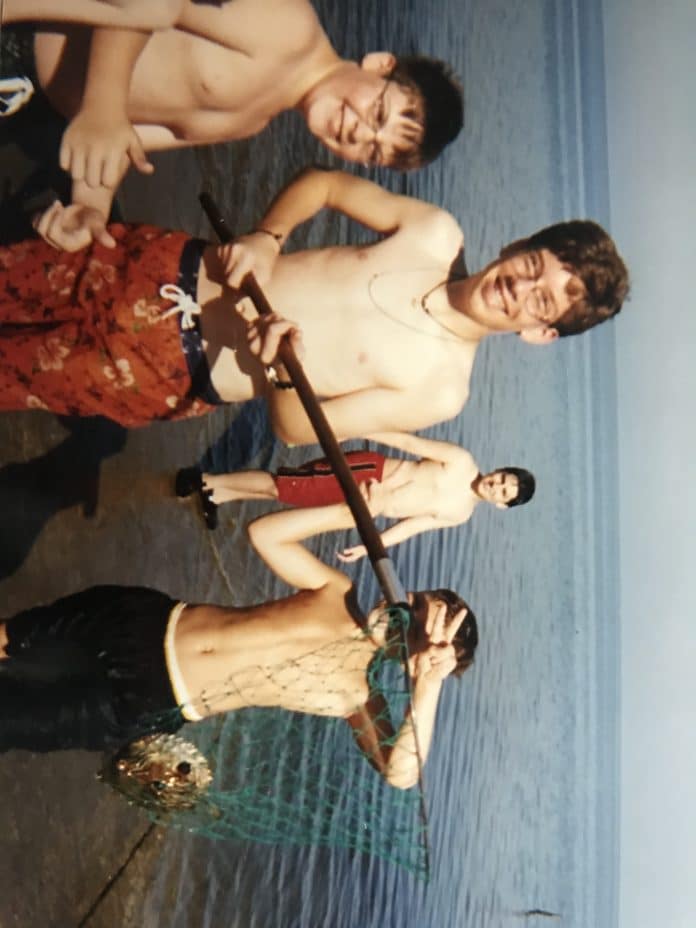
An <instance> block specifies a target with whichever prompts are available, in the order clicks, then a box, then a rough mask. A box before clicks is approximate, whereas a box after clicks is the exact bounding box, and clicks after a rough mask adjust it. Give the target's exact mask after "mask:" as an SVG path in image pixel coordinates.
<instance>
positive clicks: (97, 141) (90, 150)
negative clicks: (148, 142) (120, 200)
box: [60, 109, 155, 190]
mask: <svg viewBox="0 0 696 928" xmlns="http://www.w3.org/2000/svg"><path fill="white" fill-rule="evenodd" d="M129 161H130V162H131V164H132V165H133V166H134V167H135V168H136V169H137V170H138V171H140V172H141V173H142V174H152V173H153V171H154V170H155V168H154V166H153V165H152V164H151V162H150V161H148V159H147V155H146V154H145V150H144V148H143V146H142V142H141V141H140V138H139V136H138V133H137V132H136V131H135V129H134V128H133V126H132V125H131V124H130V122H129V121H128V119H127V117H126V116H125V114H123V115H119V114H113V113H111V112H108V111H106V112H103V113H99V114H97V113H95V112H94V110H93V109H90V110H81V111H80V112H79V113H78V114H77V116H75V118H74V119H73V120H72V122H71V123H70V125H69V126H68V128H67V129H66V130H65V132H64V133H63V140H62V142H61V145H60V166H61V167H62V168H63V170H64V171H68V172H69V173H70V174H71V175H72V178H73V180H76V181H80V180H82V181H84V182H85V183H86V184H87V185H88V186H89V187H99V186H100V185H103V186H104V187H108V188H109V189H110V190H113V189H115V188H116V187H117V186H118V183H119V181H120V180H121V177H122V176H123V174H124V173H125V170H126V168H127V166H128V162H129Z"/></svg>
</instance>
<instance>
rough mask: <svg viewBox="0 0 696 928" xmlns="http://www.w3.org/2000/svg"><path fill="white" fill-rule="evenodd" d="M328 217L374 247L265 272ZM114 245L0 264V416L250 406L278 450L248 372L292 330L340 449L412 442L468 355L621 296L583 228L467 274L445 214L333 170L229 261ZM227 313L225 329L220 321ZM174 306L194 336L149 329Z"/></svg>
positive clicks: (540, 239)
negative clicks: (260, 303) (372, 442)
mask: <svg viewBox="0 0 696 928" xmlns="http://www.w3.org/2000/svg"><path fill="white" fill-rule="evenodd" d="M325 206H326V207H329V208H332V209H337V210H339V211H341V212H343V213H345V214H346V215H348V216H350V217H352V218H354V219H356V220H357V221H359V222H362V223H363V224H364V225H367V226H369V227H370V228H372V229H374V230H375V231H376V232H378V233H380V234H381V238H380V239H379V240H378V241H377V242H376V243H374V244H372V245H367V246H333V247H328V248H321V249H313V250H309V251H300V252H295V253H294V254H287V255H282V256H279V251H280V249H281V248H282V246H283V243H284V242H285V240H286V238H287V237H288V235H289V234H290V232H291V231H292V230H293V229H294V228H295V227H296V226H297V225H299V224H300V223H302V222H304V221H305V220H307V219H309V218H311V217H312V216H313V215H314V214H315V213H317V212H319V210H321V209H322V208H323V207H325ZM80 209H81V208H80V207H75V206H72V207H68V208H67V209H65V208H63V207H61V206H60V204H56V205H54V207H52V211H51V213H50V214H49V213H47V214H45V215H44V217H43V219H42V225H41V232H42V234H43V235H44V236H45V237H47V238H51V237H52V223H53V222H54V221H55V222H56V223H57V224H59V225H60V226H61V227H62V228H63V229H65V227H66V225H69V223H70V221H71V219H72V217H73V216H74V213H75V211H79V210H80ZM111 232H112V234H113V235H114V236H115V237H116V238H118V240H119V246H118V247H117V248H115V249H113V248H112V249H109V248H106V247H104V246H102V245H101V244H99V243H96V244H94V245H93V246H91V247H90V248H87V249H85V250H83V251H81V252H79V253H77V254H61V255H56V253H55V252H54V251H52V250H51V249H50V248H49V246H48V245H46V243H45V242H36V241H31V242H20V243H18V244H17V245H13V246H10V247H9V248H4V249H0V409H27V408H49V409H52V410H53V411H55V412H68V413H71V414H74V415H95V414H101V415H106V416H109V417H111V418H113V419H115V420H116V421H119V422H121V423H123V424H124V425H129V426H132V425H143V424H146V423H148V422H151V421H152V420H154V419H158V418H159V419H172V418H180V417H182V416H188V415H197V414H200V413H202V412H207V411H209V410H210V408H211V406H210V405H209V404H210V402H211V401H212V402H215V401H218V402H219V401H222V402H239V401H243V400H247V399H251V398H252V397H254V396H266V397H267V398H268V400H269V407H270V413H271V418H272V421H273V425H274V428H275V431H276V433H277V434H278V435H279V436H280V437H281V438H282V439H283V440H285V441H287V442H291V443H294V444H305V443H308V442H313V441H315V437H314V433H313V431H312V429H311V426H310V424H309V422H308V420H307V418H306V416H305V415H304V412H303V410H302V408H301V405H300V403H299V400H298V398H297V397H296V396H295V391H294V390H287V389H275V388H274V387H272V386H270V385H269V383H268V380H267V378H266V371H265V367H264V366H265V365H268V364H271V363H272V362H273V359H274V358H275V355H276V353H277V347H278V344H279V340H280V338H281V337H283V336H285V335H287V334H290V335H291V337H296V329H297V328H299V329H301V331H302V337H303V339H304V344H305V349H306V350H305V356H304V365H305V370H306V372H307V376H308V377H309V380H310V382H311V383H312V384H313V386H314V388H315V390H316V391H317V393H318V395H319V396H320V397H323V398H324V401H323V409H324V412H325V413H326V415H327V417H328V419H329V422H330V424H331V425H332V427H333V430H334V432H335V434H336V435H337V436H338V437H339V438H341V439H348V438H355V437H361V436H364V435H369V434H372V433H375V432H384V431H402V432H411V431H416V430H418V429H421V428H425V427H427V426H429V425H434V424H435V423H437V422H441V421H443V420H446V419H450V418H451V417H453V416H455V415H457V413H458V412H459V411H460V410H461V408H462V406H463V405H464V403H465V402H466V400H467V398H468V395H469V379H470V376H471V370H472V366H473V362H474V357H475V354H476V348H477V347H478V344H479V342H480V341H481V339H483V338H484V337H486V336H488V335H494V334H497V333H505V332H517V333H519V334H520V336H521V337H522V338H523V339H524V340H525V341H527V342H530V343H534V344H548V343H550V342H552V341H554V340H555V339H556V338H557V337H558V336H559V335H568V334H572V333H574V332H579V331H584V330H585V329H586V328H589V327H590V326H592V325H596V324H597V323H600V322H603V321H604V320H605V319H608V318H610V317H611V316H612V315H614V314H615V313H617V312H618V311H619V309H620V308H621V303H622V301H623V299H624V297H625V295H626V293H627V289H628V278H627V271H626V268H625V266H624V264H623V262H622V260H621V258H620V257H619V256H618V254H617V252H616V248H615V246H614V243H613V242H612V240H611V239H610V238H609V236H608V235H607V234H606V233H605V232H604V231H603V230H602V229H601V228H600V227H599V226H597V225H595V224H594V223H589V222H572V223H562V224H560V225H558V226H552V227H550V228H549V229H547V230H543V231H542V232H541V233H538V234H537V236H536V237H532V238H530V239H527V240H525V241H523V242H519V243H515V244H514V245H513V246H509V247H508V249H507V250H506V251H505V252H503V255H502V257H501V258H499V259H497V260H496V261H493V262H492V263H491V264H490V265H488V267H486V268H484V269H483V270H482V271H479V272H478V273H476V274H472V275H470V276H466V275H465V273H464V272H463V271H462V270H461V268H460V266H459V265H458V264H457V259H461V250H462V242H463V236H462V231H461V229H460V228H459V225H458V224H457V222H456V221H455V219H454V218H453V217H452V216H451V215H450V214H449V213H447V212H445V211H444V210H442V209H439V208H438V207H435V206H432V205H430V204H428V203H424V202H423V201H421V200H416V199H413V198H410V197H405V196H399V195H396V194H392V193H389V192H387V191H385V190H383V189H382V188H381V187H378V186H377V185H376V184H373V183H371V182H369V181H366V180H363V179H361V178H358V177H355V176H353V175H349V174H344V173H342V172H340V171H320V170H309V171H306V172H305V173H303V174H302V175H300V176H299V177H298V178H297V179H296V180H295V181H293V182H292V183H291V184H290V185H289V186H288V187H287V188H286V189H285V190H284V191H283V192H282V193H281V195H280V196H279V197H278V198H277V199H276V201H275V202H274V203H273V204H272V206H271V208H270V209H269V210H268V212H267V213H266V215H265V216H264V217H263V219H262V220H261V222H260V223H259V226H258V227H257V230H256V231H255V232H253V233H251V234H250V235H246V236H242V237H241V238H239V239H237V241H236V243H233V244H231V245H226V246H222V247H214V246H209V247H204V243H203V244H201V243H200V242H197V241H192V240H191V239H189V238H188V237H187V236H185V235H183V234H180V233H170V232H164V231H163V230H160V229H156V228H153V227H135V228H131V229H129V228H127V227H123V226H112V227H111ZM453 265H454V267H453ZM47 267H48V268H49V269H50V270H49V271H48V273H46V272H45V268H47ZM249 270H253V271H254V272H255V274H256V276H257V278H258V280H259V282H260V283H261V284H262V286H264V288H265V291H266V294H267V296H268V298H269V300H270V302H271V304H272V305H273V306H274V308H275V309H276V311H277V312H278V313H281V314H282V315H283V316H284V317H286V318H278V317H274V316H271V317H270V318H264V319H257V320H253V316H254V313H253V312H252V311H251V309H250V307H249V306H247V305H246V303H245V302H239V296H240V294H239V293H238V292H235V291H234V289H232V290H230V289H229V288H236V287H239V285H240V284H241V281H242V279H243V278H244V276H245V275H246V273H247V271H249ZM171 285H176V286H178V287H179V288H180V291H179V292H177V291H175V290H174V289H172V286H171ZM163 286H167V289H166V290H164V291H161V288H162V287H163ZM235 301H238V302H239V306H240V309H241V312H238V313H235V312H232V311H231V306H232V305H233V304H234V303H235ZM176 304H178V305H179V306H181V307H182V308H184V309H187V310H188V309H191V308H193V309H194V310H195V309H197V308H198V307H200V308H201V309H202V313H201V315H200V317H196V316H195V315H192V314H190V313H188V312H187V313H185V314H184V315H190V316H191V317H192V318H191V321H192V322H195V321H196V319H198V324H199V327H200V332H199V331H198V330H197V329H196V328H191V329H185V330H181V331H180V325H179V321H178V320H177V319H176V318H173V317H171V316H170V317H167V318H163V316H164V312H163V311H166V310H169V309H173V308H174V307H175V305H176ZM249 319H252V321H251V322H250V321H249ZM288 320H292V322H290V321H288ZM182 337H183V339H184V344H183V347H182ZM259 359H260V360H259ZM280 374H281V379H282V378H283V372H282V370H281V371H280Z"/></svg>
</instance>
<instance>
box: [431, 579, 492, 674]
mask: <svg viewBox="0 0 696 928" xmlns="http://www.w3.org/2000/svg"><path fill="white" fill-rule="evenodd" d="M427 592H428V595H429V596H432V597H433V599H439V600H440V601H441V602H443V603H445V605H446V606H447V618H448V619H452V618H454V616H455V615H456V614H457V613H458V612H460V611H461V610H462V609H466V610H467V613H466V616H465V617H464V620H463V622H462V624H461V625H460V626H459V628H458V629H457V631H456V634H455V636H454V640H453V641H452V644H453V645H454V653H455V655H456V658H457V666H456V667H455V668H454V670H453V671H452V674H451V676H453V677H461V675H462V674H463V673H464V671H465V670H467V669H468V668H469V667H471V665H472V664H473V663H474V651H475V650H476V648H477V647H478V641H479V636H478V625H477V624H476V616H475V615H474V613H473V612H472V611H471V609H470V608H469V606H468V604H467V603H465V602H464V600H463V599H462V598H461V596H459V595H458V594H457V593H455V592H453V591H452V590H447V589H438V590H428V591H427Z"/></svg>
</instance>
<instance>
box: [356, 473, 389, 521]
mask: <svg viewBox="0 0 696 928" xmlns="http://www.w3.org/2000/svg"><path fill="white" fill-rule="evenodd" d="M360 494H361V495H362V498H363V499H364V500H365V502H366V503H367V508H368V509H369V510H370V515H371V516H378V515H380V514H381V513H382V511H383V510H384V488H383V487H382V484H381V482H380V481H379V480H365V481H364V482H363V483H361V484H360Z"/></svg>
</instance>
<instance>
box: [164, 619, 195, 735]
mask: <svg viewBox="0 0 696 928" xmlns="http://www.w3.org/2000/svg"><path fill="white" fill-rule="evenodd" d="M187 605H188V604H187V603H177V604H176V606H174V608H173V609H172V611H171V612H170V613H169V621H168V622H167V632H166V634H165V636H164V658H165V660H166V662H167V672H168V673H169V682H170V683H171V685H172V689H173V690H174V696H175V697H176V702H177V705H178V706H179V709H180V710H181V714H182V715H183V717H184V718H185V719H187V720H188V721H189V722H200V720H201V719H202V718H203V716H202V715H201V714H200V713H199V712H197V711H196V709H195V708H194V707H193V704H192V702H191V694H190V693H189V691H188V687H187V686H186V684H185V683H184V677H183V675H182V673H181V668H180V667H179V661H178V659H177V656H176V648H175V647H174V636H175V634H176V626H177V623H178V621H179V618H180V617H181V613H182V612H183V611H184V609H185V608H186V606H187Z"/></svg>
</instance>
